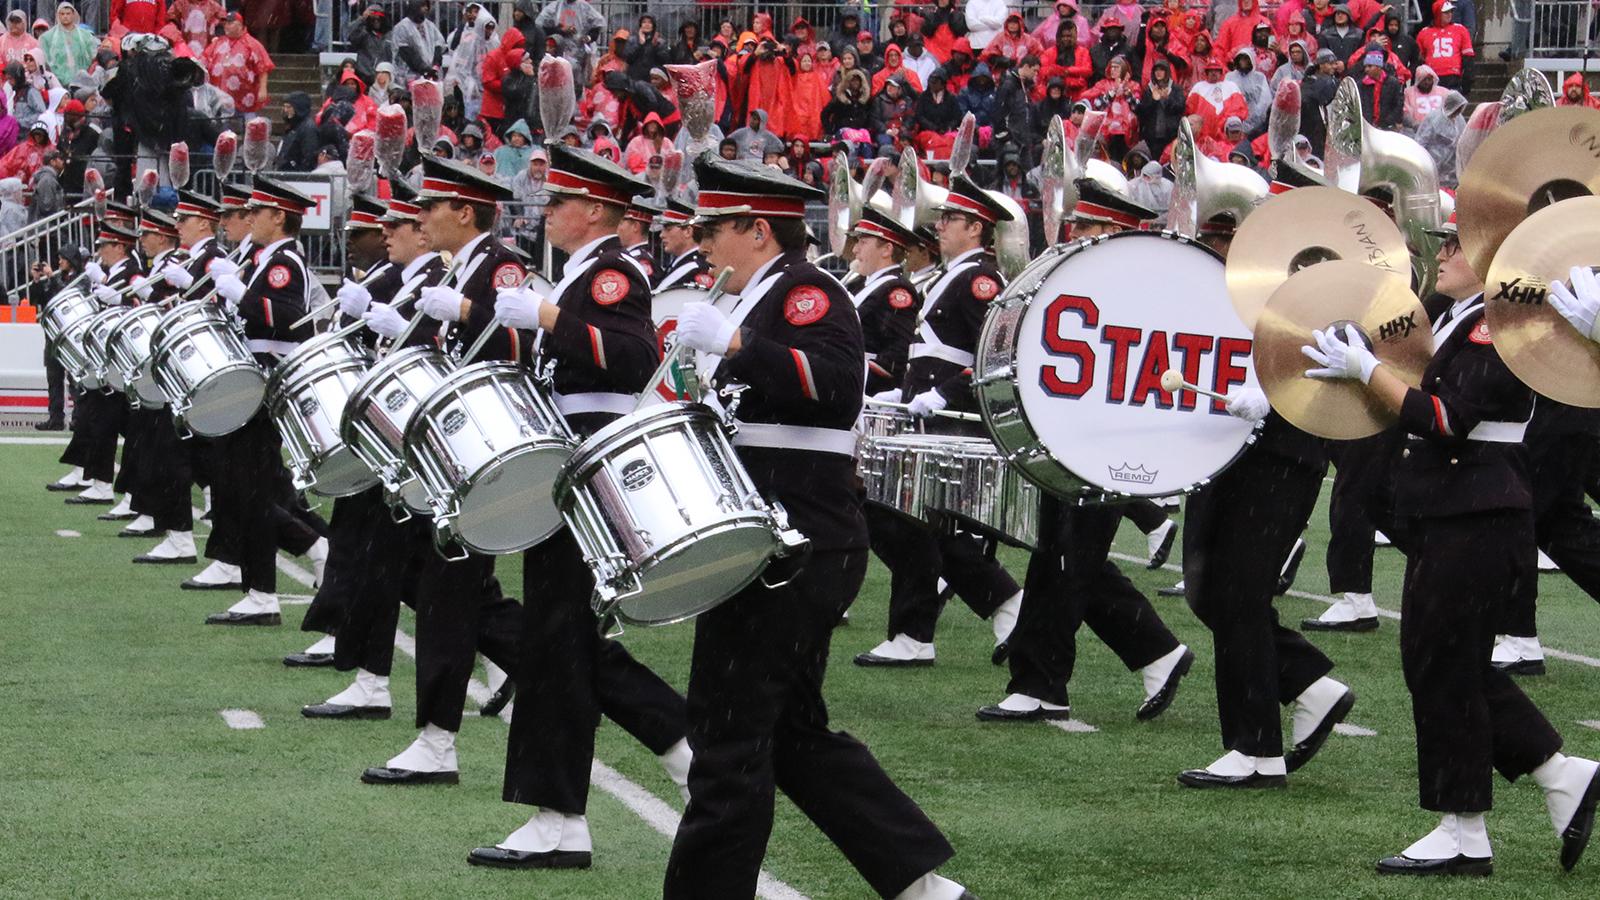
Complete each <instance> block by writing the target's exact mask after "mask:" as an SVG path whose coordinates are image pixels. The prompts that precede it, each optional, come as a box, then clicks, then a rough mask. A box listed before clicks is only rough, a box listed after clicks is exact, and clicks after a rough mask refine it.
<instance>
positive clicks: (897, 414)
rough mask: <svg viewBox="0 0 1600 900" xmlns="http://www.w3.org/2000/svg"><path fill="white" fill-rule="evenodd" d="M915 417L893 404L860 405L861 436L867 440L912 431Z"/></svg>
mask: <svg viewBox="0 0 1600 900" xmlns="http://www.w3.org/2000/svg"><path fill="white" fill-rule="evenodd" d="M914 423H915V419H913V418H912V416H911V413H909V412H906V411H905V410H903V409H898V408H896V407H893V406H875V405H873V404H871V403H867V404H865V405H863V406H862V407H861V428H860V431H861V436H862V437H863V438H866V439H867V440H877V439H878V438H886V437H894V436H895V435H897V434H904V433H906V432H908V431H913V430H915V429H914V427H913V426H914Z"/></svg>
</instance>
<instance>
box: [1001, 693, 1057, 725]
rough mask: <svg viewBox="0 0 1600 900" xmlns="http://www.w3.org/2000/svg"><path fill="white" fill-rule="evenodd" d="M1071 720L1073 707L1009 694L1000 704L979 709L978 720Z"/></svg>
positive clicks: (1025, 695)
mask: <svg viewBox="0 0 1600 900" xmlns="http://www.w3.org/2000/svg"><path fill="white" fill-rule="evenodd" d="M1070 718H1072V707H1071V706H1067V705H1064V704H1061V703H1050V702H1049V701H1046V700H1041V699H1039V698H1038V697H1030V696H1028V695H1027V694H1007V695H1006V698H1005V699H1004V700H1001V701H1000V702H999V703H996V704H994V705H992V706H984V707H980V708H979V709H978V719H979V720H981V721H984V722H1050V721H1061V720H1065V719H1070Z"/></svg>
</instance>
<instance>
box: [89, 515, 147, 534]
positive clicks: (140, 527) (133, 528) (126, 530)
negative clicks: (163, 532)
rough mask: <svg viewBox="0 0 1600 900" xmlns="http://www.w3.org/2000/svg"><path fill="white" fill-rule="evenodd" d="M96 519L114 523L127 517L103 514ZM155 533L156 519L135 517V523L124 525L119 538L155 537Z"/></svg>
mask: <svg viewBox="0 0 1600 900" xmlns="http://www.w3.org/2000/svg"><path fill="white" fill-rule="evenodd" d="M96 518H99V519H103V520H105V521H107V522H114V521H118V520H120V519H123V518H125V517H124V516H114V515H112V514H111V513H102V514H101V515H99V516H96ZM155 533H156V520H155V519H153V518H151V517H150V516H134V517H133V521H131V522H129V523H128V524H127V525H124V526H123V527H122V530H121V531H119V532H117V537H125V538H133V537H154V536H155Z"/></svg>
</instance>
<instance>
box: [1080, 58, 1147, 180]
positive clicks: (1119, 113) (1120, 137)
mask: <svg viewBox="0 0 1600 900" xmlns="http://www.w3.org/2000/svg"><path fill="white" fill-rule="evenodd" d="M1129 71H1130V70H1129V66H1128V58H1127V57H1125V56H1114V57H1112V58H1111V61H1110V62H1108V63H1106V77H1104V78H1102V79H1100V80H1099V81H1097V82H1095V83H1094V84H1093V85H1092V86H1090V88H1089V89H1088V90H1086V91H1084V92H1083V94H1082V95H1081V96H1080V97H1079V98H1078V99H1079V100H1082V101H1085V102H1087V103H1088V104H1089V108H1090V109H1096V110H1101V111H1103V112H1105V114H1106V121H1105V128H1104V130H1102V131H1101V132H1100V134H1101V136H1102V138H1103V140H1104V141H1105V145H1106V152H1107V153H1108V154H1110V156H1111V158H1112V159H1119V160H1120V159H1121V158H1122V154H1123V153H1124V152H1125V151H1126V150H1127V149H1128V147H1129V145H1130V144H1132V143H1133V142H1134V141H1135V140H1136V139H1137V137H1136V135H1137V133H1138V130H1139V123H1138V120H1137V119H1135V118H1134V115H1133V108H1134V107H1135V106H1137V105H1138V104H1139V82H1137V81H1134V80H1133V77H1132V76H1131V75H1130V74H1129Z"/></svg>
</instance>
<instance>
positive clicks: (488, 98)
mask: <svg viewBox="0 0 1600 900" xmlns="http://www.w3.org/2000/svg"><path fill="white" fill-rule="evenodd" d="M526 40H527V39H526V38H524V37H523V36H522V32H520V31H518V30H517V29H515V28H512V29H510V30H508V31H506V33H505V34H503V35H501V36H500V46H498V47H496V48H495V49H494V50H491V51H490V52H489V53H487V54H486V55H485V56H484V57H483V65H482V67H481V69H480V70H479V75H480V78H481V81H482V83H483V106H482V115H483V118H484V121H486V122H488V123H489V127H490V128H492V129H494V130H495V131H496V133H498V132H499V130H500V129H501V128H503V127H504V121H505V118H506V99H505V85H504V81H505V77H506V73H507V72H510V71H512V70H514V69H516V68H517V66H518V64H520V63H521V62H522V55H523V51H522V47H523V42H524V41H526Z"/></svg>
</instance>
